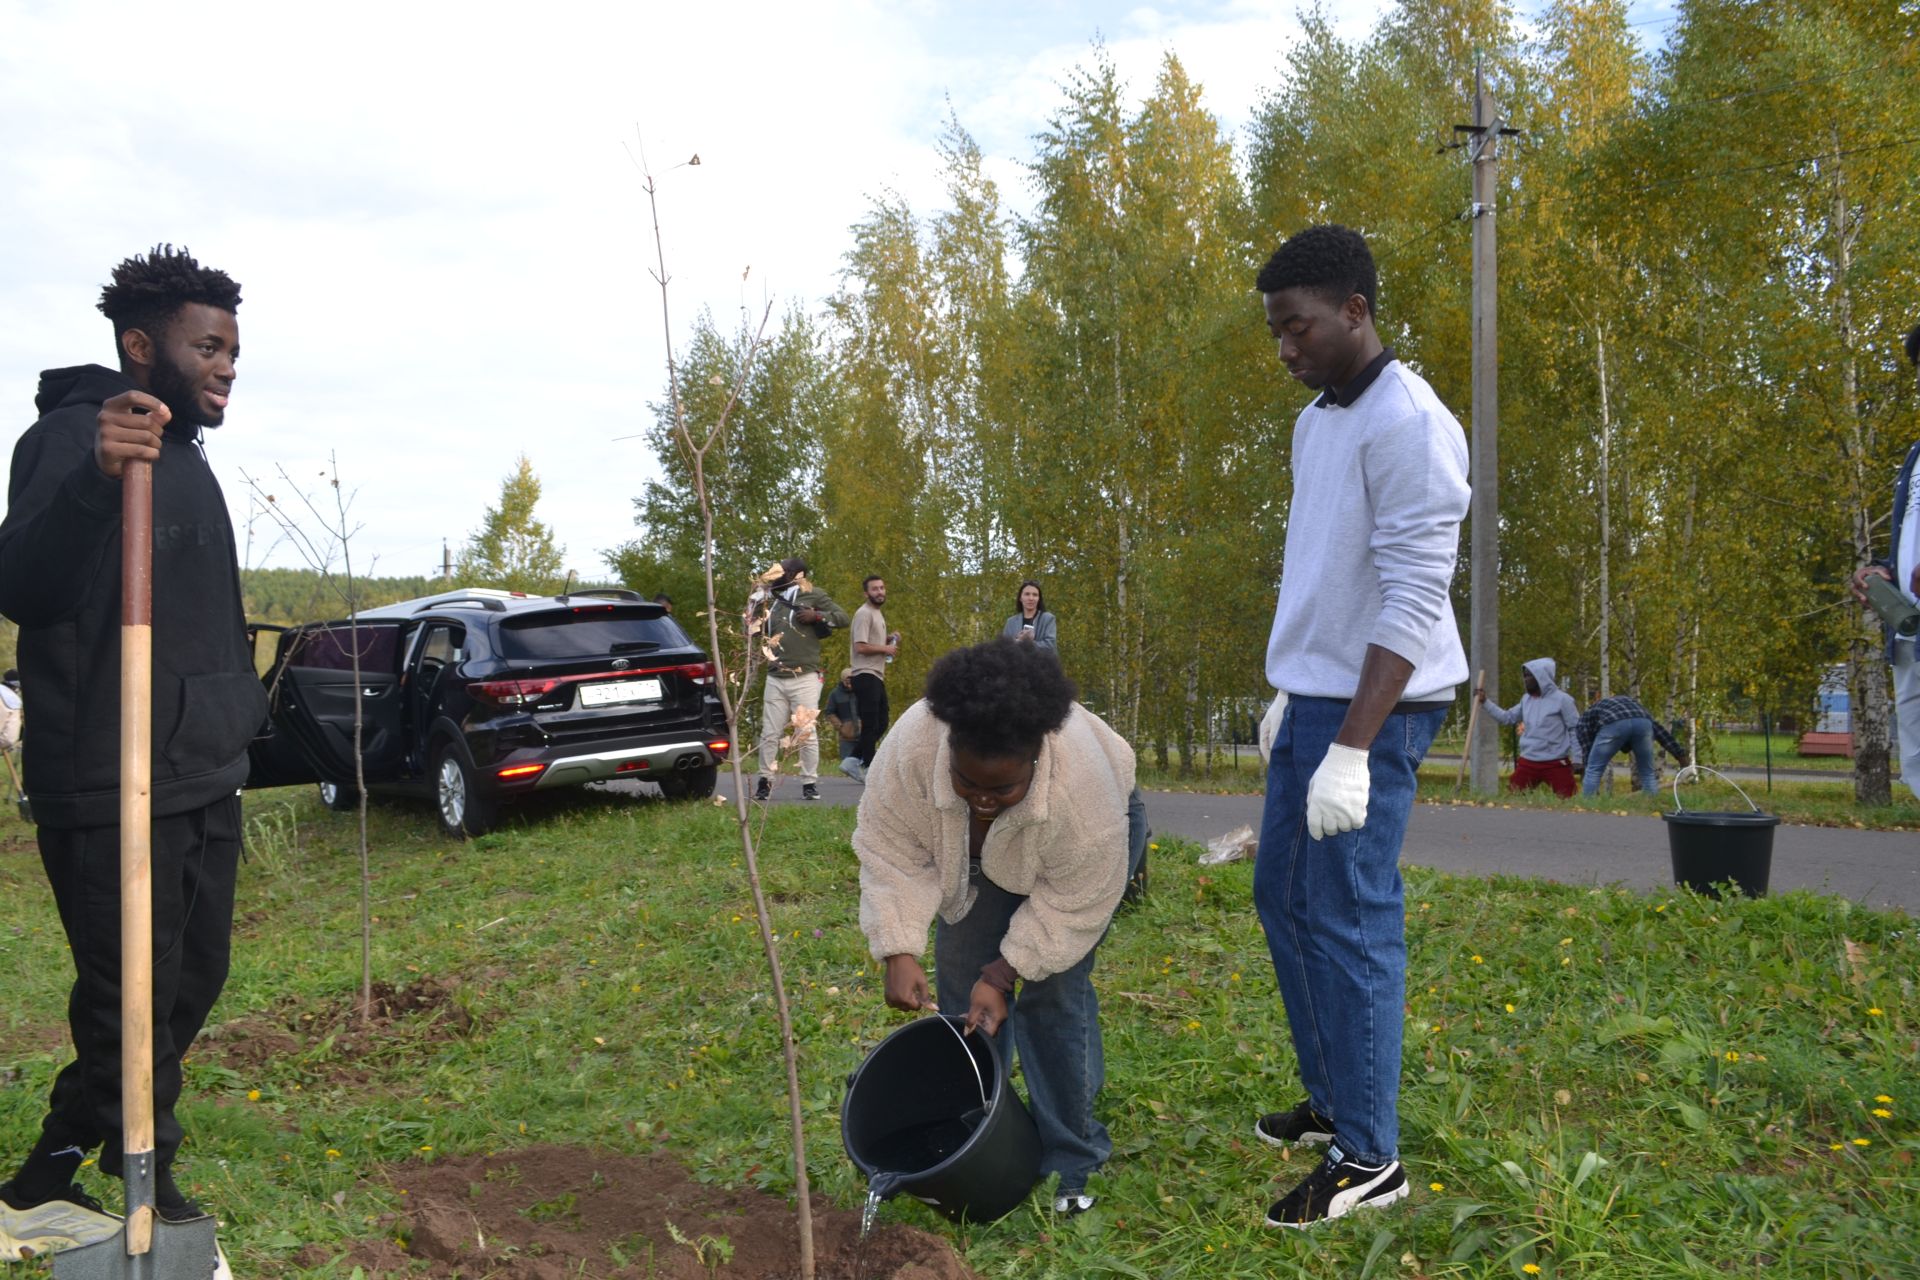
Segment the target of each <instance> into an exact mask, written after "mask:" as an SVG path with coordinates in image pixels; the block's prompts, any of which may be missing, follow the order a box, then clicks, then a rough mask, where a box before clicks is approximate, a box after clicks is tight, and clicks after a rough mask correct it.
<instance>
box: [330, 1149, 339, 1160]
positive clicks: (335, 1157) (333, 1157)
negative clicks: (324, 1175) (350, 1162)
mask: <svg viewBox="0 0 1920 1280" xmlns="http://www.w3.org/2000/svg"><path fill="white" fill-rule="evenodd" d="M339 1158H340V1153H339V1152H338V1151H336V1150H335V1149H334V1148H332V1147H328V1148H327V1159H329V1160H338V1159H339Z"/></svg>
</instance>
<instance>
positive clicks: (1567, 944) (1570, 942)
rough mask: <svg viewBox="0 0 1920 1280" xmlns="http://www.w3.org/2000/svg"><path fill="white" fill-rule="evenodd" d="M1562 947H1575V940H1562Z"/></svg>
mask: <svg viewBox="0 0 1920 1280" xmlns="http://www.w3.org/2000/svg"><path fill="white" fill-rule="evenodd" d="M1560 945H1561V946H1563V947H1570V946H1572V945H1573V939H1572V938H1562V939H1560Z"/></svg>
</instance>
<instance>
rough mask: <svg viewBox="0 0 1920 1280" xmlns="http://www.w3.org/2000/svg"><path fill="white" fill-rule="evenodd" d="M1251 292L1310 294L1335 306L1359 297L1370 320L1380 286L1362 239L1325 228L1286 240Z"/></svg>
mask: <svg viewBox="0 0 1920 1280" xmlns="http://www.w3.org/2000/svg"><path fill="white" fill-rule="evenodd" d="M1254 287H1255V288H1257V289H1258V290H1259V291H1260V292H1261V293H1278V292H1279V291H1280V290H1282V289H1309V290H1312V291H1313V292H1314V293H1317V294H1319V295H1320V296H1321V297H1323V298H1326V299H1327V300H1328V301H1329V302H1332V303H1333V304H1334V305H1335V306H1339V305H1340V304H1341V303H1343V302H1345V301H1346V300H1347V299H1348V298H1350V297H1352V296H1353V295H1354V294H1356V293H1357V294H1359V295H1360V296H1361V297H1363V298H1365V299H1366V300H1367V314H1368V315H1372V314H1374V295H1375V294H1376V293H1378V292H1379V287H1380V284H1379V274H1378V273H1377V272H1376V271H1375V270H1374V266H1373V253H1372V251H1371V250H1369V249H1368V248H1367V242H1366V240H1365V238H1364V237H1362V236H1361V234H1360V233H1359V232H1358V231H1355V230H1353V229H1352V228H1351V227H1343V226H1339V225H1338V224H1335V223H1326V224H1324V225H1322V226H1317V227H1308V228H1307V229H1306V230H1304V231H1298V232H1295V233H1294V234H1293V235H1291V236H1289V237H1288V238H1287V242H1286V243H1285V244H1283V245H1281V246H1280V247H1279V248H1278V249H1275V250H1274V251H1273V256H1272V257H1271V258H1268V259H1267V265H1266V266H1264V267H1262V268H1260V276H1259V278H1258V279H1257V280H1255V281H1254Z"/></svg>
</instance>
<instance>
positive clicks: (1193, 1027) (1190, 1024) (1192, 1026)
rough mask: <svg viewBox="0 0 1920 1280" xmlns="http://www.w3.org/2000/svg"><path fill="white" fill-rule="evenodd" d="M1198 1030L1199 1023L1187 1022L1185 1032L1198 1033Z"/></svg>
mask: <svg viewBox="0 0 1920 1280" xmlns="http://www.w3.org/2000/svg"><path fill="white" fill-rule="evenodd" d="M1199 1029H1200V1024H1199V1023H1197V1022H1192V1021H1189V1022H1188V1023H1187V1030H1189V1031H1198V1030H1199Z"/></svg>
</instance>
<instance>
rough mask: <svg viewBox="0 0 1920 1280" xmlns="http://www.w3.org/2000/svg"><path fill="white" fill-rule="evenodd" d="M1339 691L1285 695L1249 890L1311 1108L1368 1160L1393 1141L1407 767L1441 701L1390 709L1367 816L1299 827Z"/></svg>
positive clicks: (1335, 718) (1383, 1157)
mask: <svg viewBox="0 0 1920 1280" xmlns="http://www.w3.org/2000/svg"><path fill="white" fill-rule="evenodd" d="M1347 705H1348V704H1347V702H1346V701H1345V700H1344V699H1337V698H1289V699H1288V700H1287V707H1286V711H1285V713H1284V714H1283V716H1282V718H1281V721H1280V731H1279V732H1278V733H1277V734H1276V735H1275V736H1274V743H1273V754H1272V756H1271V757H1270V759H1269V761H1268V764H1267V802H1266V809H1265V812H1264V815H1263V817H1262V819H1261V827H1260V851H1259V853H1258V854H1257V855H1255V858H1254V864H1253V900H1254V904H1255V906H1256V907H1258V909H1259V912H1260V925H1261V928H1263V929H1264V930H1265V931H1266V935H1267V949H1268V950H1269V951H1270V952H1271V953H1272V955H1273V973H1274V977H1275V978H1276V979H1278V980H1279V983H1280V997H1281V999H1282V1000H1283V1001H1284V1002H1285V1004H1286V1009H1287V1025H1288V1027H1289V1028H1290V1029H1291V1030H1292V1032H1293V1047H1294V1052H1295V1054H1296V1055H1297V1056H1298V1057H1299V1059H1300V1079H1301V1082H1302V1083H1303V1084H1305V1086H1306V1090H1307V1099H1308V1101H1310V1102H1312V1103H1313V1107H1314V1110H1316V1111H1318V1112H1320V1114H1322V1115H1324V1116H1326V1117H1328V1118H1329V1119H1331V1120H1332V1121H1333V1127H1334V1141H1335V1143H1336V1144H1337V1145H1338V1146H1339V1148H1340V1150H1341V1152H1342V1153H1344V1154H1345V1155H1347V1156H1349V1157H1351V1158H1353V1159H1355V1160H1358V1161H1360V1162H1362V1163H1363V1164H1383V1163H1385V1162H1386V1161H1388V1160H1392V1159H1395V1158H1396V1157H1397V1154H1398V1152H1399V1148H1400V1111H1399V1108H1400V1044H1401V1037H1402V1033H1403V1032H1404V1030H1405V1028H1404V1026H1403V1020H1404V1018H1405V1016H1406V1014H1405V1010H1406V988H1407V936H1406V918H1405V913H1404V908H1403V906H1402V891H1401V885H1400V843H1401V840H1402V839H1403V838H1404V837H1405V835H1406V832H1407V818H1408V817H1409V816H1410V815H1411V814H1412V812H1413V796H1414V774H1415V771H1416V770H1417V769H1418V768H1419V765H1420V760H1421V757H1423V756H1425V755H1426V753H1427V747H1428V746H1429V745H1430V744H1431V743H1432V742H1433V735H1434V734H1436V733H1438V732H1439V731H1440V725H1441V723H1442V722H1443V721H1445V720H1446V718H1447V712H1446V709H1445V708H1441V709H1438V710H1434V711H1421V712H1415V713H1411V714H1399V715H1390V716H1388V717H1387V721H1386V723H1385V724H1384V725H1382V726H1381V727H1380V733H1379V735H1378V736H1376V737H1375V738H1374V740H1373V745H1372V747H1371V748H1370V750H1369V752H1368V756H1367V772H1368V775H1369V791H1368V797H1367V821H1366V824H1365V825H1364V826H1362V827H1360V829H1359V830H1357V831H1348V832H1344V833H1342V834H1340V835H1337V836H1329V837H1327V838H1326V839H1324V840H1315V839H1312V838H1311V837H1309V836H1308V835H1307V783H1308V782H1309V781H1310V780H1311V779H1312V778H1313V771H1314V770H1315V769H1317V768H1319V767H1320V762H1321V761H1322V760H1323V759H1325V758H1326V754H1327V748H1328V747H1329V746H1330V745H1332V743H1333V738H1334V735H1335V734H1337V733H1338V732H1339V731H1340V724H1341V722H1342V721H1343V720H1345V719H1346V715H1347Z"/></svg>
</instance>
